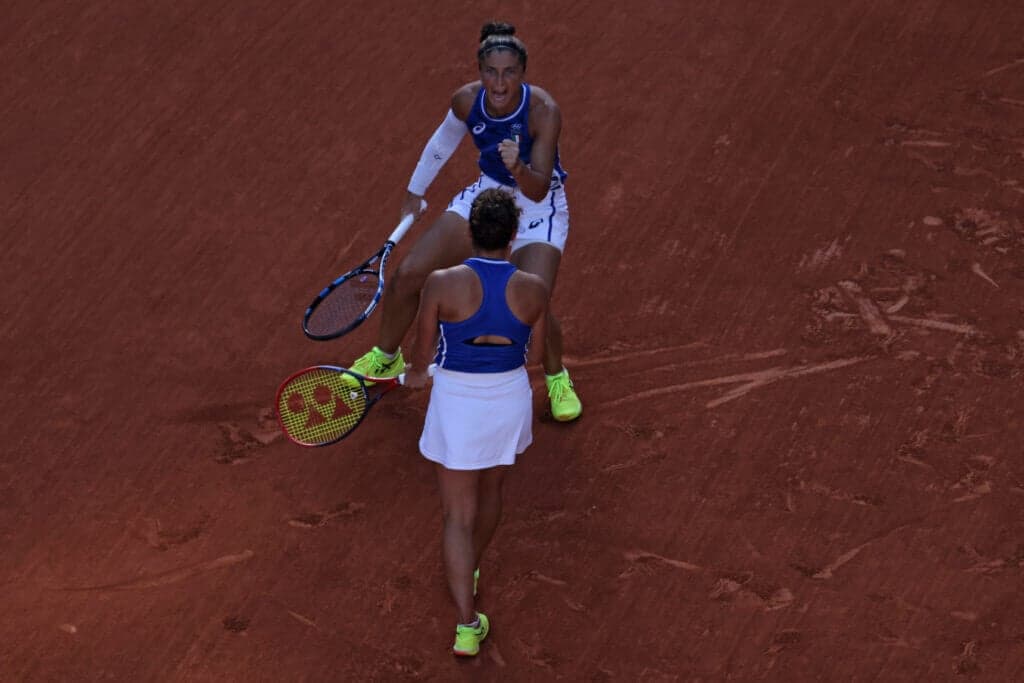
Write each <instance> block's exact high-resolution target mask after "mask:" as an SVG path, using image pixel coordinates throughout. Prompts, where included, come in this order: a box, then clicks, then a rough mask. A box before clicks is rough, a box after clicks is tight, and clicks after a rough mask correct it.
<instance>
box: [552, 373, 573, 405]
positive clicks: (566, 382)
mask: <svg viewBox="0 0 1024 683" xmlns="http://www.w3.org/2000/svg"><path fill="white" fill-rule="evenodd" d="M571 389H572V380H570V379H569V375H567V374H565V373H564V372H563V373H562V374H560V375H555V377H554V378H553V379H552V380H551V382H550V383H549V384H548V398H550V399H551V400H552V401H561V400H562V399H564V398H565V395H566V394H567V393H569V391H570V390H571Z"/></svg>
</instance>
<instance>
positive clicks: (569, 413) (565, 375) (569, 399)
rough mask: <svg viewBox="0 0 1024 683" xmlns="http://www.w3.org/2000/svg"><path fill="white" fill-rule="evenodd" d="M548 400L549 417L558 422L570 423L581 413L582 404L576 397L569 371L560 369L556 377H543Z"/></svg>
mask: <svg viewBox="0 0 1024 683" xmlns="http://www.w3.org/2000/svg"><path fill="white" fill-rule="evenodd" d="M544 379H545V381H546V382H547V385H548V398H549V399H551V415H552V417H554V418H555V419H556V420H558V421H559V422H571V421H572V420H575V419H576V418H577V417H579V416H580V414H581V413H582V412H583V404H582V403H580V397H579V396H577V395H576V390H575V389H574V388H573V384H572V380H571V379H569V371H568V370H566V369H565V368H562V371H561V372H560V373H558V374H557V375H545V376H544Z"/></svg>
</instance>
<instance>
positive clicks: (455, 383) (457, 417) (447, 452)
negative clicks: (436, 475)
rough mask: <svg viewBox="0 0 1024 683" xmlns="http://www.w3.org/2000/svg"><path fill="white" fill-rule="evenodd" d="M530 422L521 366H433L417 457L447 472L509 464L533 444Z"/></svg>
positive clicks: (530, 393) (530, 395) (530, 410)
mask: <svg viewBox="0 0 1024 683" xmlns="http://www.w3.org/2000/svg"><path fill="white" fill-rule="evenodd" d="M532 423H533V390H532V389H531V387H530V379H529V377H528V376H527V374H526V368H525V367H519V368H516V369H515V370H509V371H508V372H479V373H478V372H455V371H452V370H445V369H444V368H438V369H437V371H436V372H435V373H434V384H433V387H432V388H431V390H430V403H429V405H428V406H427V417H426V420H425V421H424V424H423V434H422V435H421V436H420V453H422V454H423V457H425V458H427V459H428V460H433V461H434V462H436V463H438V464H440V465H443V466H444V467H446V468H448V469H450V470H483V469H487V468H488V467H496V466H498V465H512V464H514V463H515V461H516V456H517V455H519V454H520V453H522V452H523V451H525V450H526V448H527V446H529V445H530V444H531V443H532V442H533V431H532Z"/></svg>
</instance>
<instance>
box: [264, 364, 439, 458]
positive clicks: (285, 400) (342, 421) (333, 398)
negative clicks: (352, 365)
mask: <svg viewBox="0 0 1024 683" xmlns="http://www.w3.org/2000/svg"><path fill="white" fill-rule="evenodd" d="M427 371H428V372H429V373H430V374H431V375H433V374H434V366H433V365H431V366H430V367H429V368H428V369H427ZM404 382H405V374H404V373H403V374H401V375H399V376H398V377H387V378H384V377H366V376H365V375H361V374H359V373H358V372H355V371H353V370H349V369H348V368H341V367H337V366H334V365H314V366H313V367H309V368H306V369H304V370H300V371H298V372H296V373H295V374H294V375H292V376H291V377H289V378H288V379H286V380H285V381H284V382H283V383H282V384H281V387H280V388H279V389H278V390H277V401H276V403H277V418H278V422H279V423H280V425H281V430H282V431H283V432H284V435H285V436H287V437H288V438H289V439H290V440H291V441H292V442H294V443H296V444H298V445H300V446H327V445H330V444H332V443H337V442H339V441H341V440H342V439H344V438H345V437H346V436H348V435H349V434H351V433H352V432H353V431H355V429H356V427H358V426H359V425H360V424H361V423H362V422H363V419H364V418H365V417H366V415H367V413H369V412H370V408H372V407H373V406H374V405H375V404H376V403H377V401H379V400H380V399H381V398H382V397H383V396H384V394H386V393H388V392H389V391H391V390H392V389H394V388H395V387H399V386H401V385H402V384H403V383H404Z"/></svg>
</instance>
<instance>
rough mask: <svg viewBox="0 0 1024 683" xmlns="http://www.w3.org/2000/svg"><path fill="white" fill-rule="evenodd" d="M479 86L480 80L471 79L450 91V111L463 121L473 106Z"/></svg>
mask: <svg viewBox="0 0 1024 683" xmlns="http://www.w3.org/2000/svg"><path fill="white" fill-rule="evenodd" d="M480 87H481V85H480V81H473V82H471V83H466V84H465V85H463V86H461V87H460V88H458V89H456V90H455V92H454V93H452V103H451V104H452V111H454V112H455V115H456V116H458V117H459V118H460V119H462V120H463V121H465V120H466V117H467V116H469V111H470V109H472V108H473V102H474V100H476V97H477V95H479V94H480Z"/></svg>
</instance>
